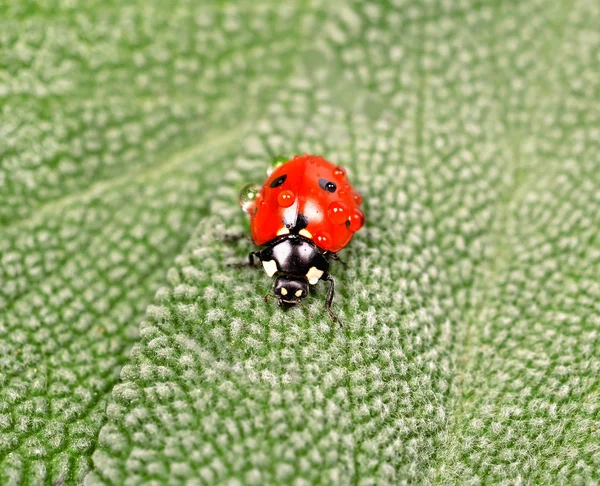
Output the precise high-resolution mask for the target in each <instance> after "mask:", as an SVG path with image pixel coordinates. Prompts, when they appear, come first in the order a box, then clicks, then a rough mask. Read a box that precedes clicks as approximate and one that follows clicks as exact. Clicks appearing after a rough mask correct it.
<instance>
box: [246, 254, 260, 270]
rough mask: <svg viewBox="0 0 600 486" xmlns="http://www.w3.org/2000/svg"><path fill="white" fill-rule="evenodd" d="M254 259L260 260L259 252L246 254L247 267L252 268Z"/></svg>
mask: <svg viewBox="0 0 600 486" xmlns="http://www.w3.org/2000/svg"><path fill="white" fill-rule="evenodd" d="M254 257H256V258H258V259H259V260H260V252H259V251H251V252H250V253H248V265H250V266H251V267H253V266H254Z"/></svg>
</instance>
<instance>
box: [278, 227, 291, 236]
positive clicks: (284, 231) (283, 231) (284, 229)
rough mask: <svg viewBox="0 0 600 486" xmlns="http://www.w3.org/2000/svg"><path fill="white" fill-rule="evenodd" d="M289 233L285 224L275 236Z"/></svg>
mask: <svg viewBox="0 0 600 486" xmlns="http://www.w3.org/2000/svg"><path fill="white" fill-rule="evenodd" d="M289 234H290V230H289V229H287V228H286V227H285V226H284V227H283V228H281V229H280V230H279V231H278V232H277V236H282V235H289Z"/></svg>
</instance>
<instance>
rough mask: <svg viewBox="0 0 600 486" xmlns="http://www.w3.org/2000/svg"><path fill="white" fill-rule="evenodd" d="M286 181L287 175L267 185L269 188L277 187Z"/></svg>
mask: <svg viewBox="0 0 600 486" xmlns="http://www.w3.org/2000/svg"><path fill="white" fill-rule="evenodd" d="M286 179H287V174H283V175H282V176H279V177H278V178H277V179H275V180H274V181H273V182H271V184H269V186H270V187H273V188H275V187H279V186H280V185H281V184H283V183H284V182H285V180H286Z"/></svg>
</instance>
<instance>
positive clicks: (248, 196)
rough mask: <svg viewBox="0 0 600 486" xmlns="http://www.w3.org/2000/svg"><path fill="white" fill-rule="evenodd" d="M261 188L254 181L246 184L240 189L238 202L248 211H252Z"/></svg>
mask: <svg viewBox="0 0 600 486" xmlns="http://www.w3.org/2000/svg"><path fill="white" fill-rule="evenodd" d="M260 190H261V186H260V185H259V184H255V183H252V182H251V183H250V184H246V185H245V186H244V187H242V189H241V190H240V196H239V198H238V202H239V203H240V206H241V207H242V209H243V210H244V211H245V212H246V213H251V212H252V207H253V206H254V204H255V202H256V198H257V197H258V194H259V192H260Z"/></svg>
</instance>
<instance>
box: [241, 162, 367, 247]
mask: <svg viewBox="0 0 600 486" xmlns="http://www.w3.org/2000/svg"><path fill="white" fill-rule="evenodd" d="M361 202H362V198H361V197H360V194H358V193H357V192H355V191H354V190H353V189H352V186H351V185H350V182H349V181H348V178H347V175H346V171H345V169H343V168H342V167H339V166H336V165H334V164H332V163H331V162H328V161H327V160H325V159H324V158H323V157H319V156H316V155H307V154H304V155H297V156H295V157H294V158H292V159H290V160H288V161H287V162H284V163H283V164H282V165H280V166H278V167H277V168H276V169H275V170H274V171H273V172H272V173H271V174H270V175H269V177H268V178H267V180H266V181H265V183H264V184H263V186H262V188H261V190H260V191H259V193H258V195H257V197H256V198H255V199H254V201H253V203H252V205H251V206H250V207H248V208H247V212H248V213H249V214H250V227H251V230H252V238H253V240H254V243H256V245H258V246H261V245H265V244H266V243H268V242H270V241H272V240H274V239H275V238H277V237H278V236H282V235H285V234H289V233H290V232H292V233H294V232H295V233H299V234H300V235H302V236H305V237H307V238H310V239H311V240H312V241H314V243H315V245H316V246H318V247H319V248H321V249H322V250H327V251H330V252H338V251H339V250H341V249H342V248H344V247H345V246H346V245H347V244H348V243H349V242H350V240H351V239H352V236H353V235H354V233H355V232H356V231H358V230H359V229H360V228H361V227H362V226H363V224H364V221H365V218H364V214H363V212H362V211H361V210H360V208H359V205H360V203H361Z"/></svg>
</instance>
